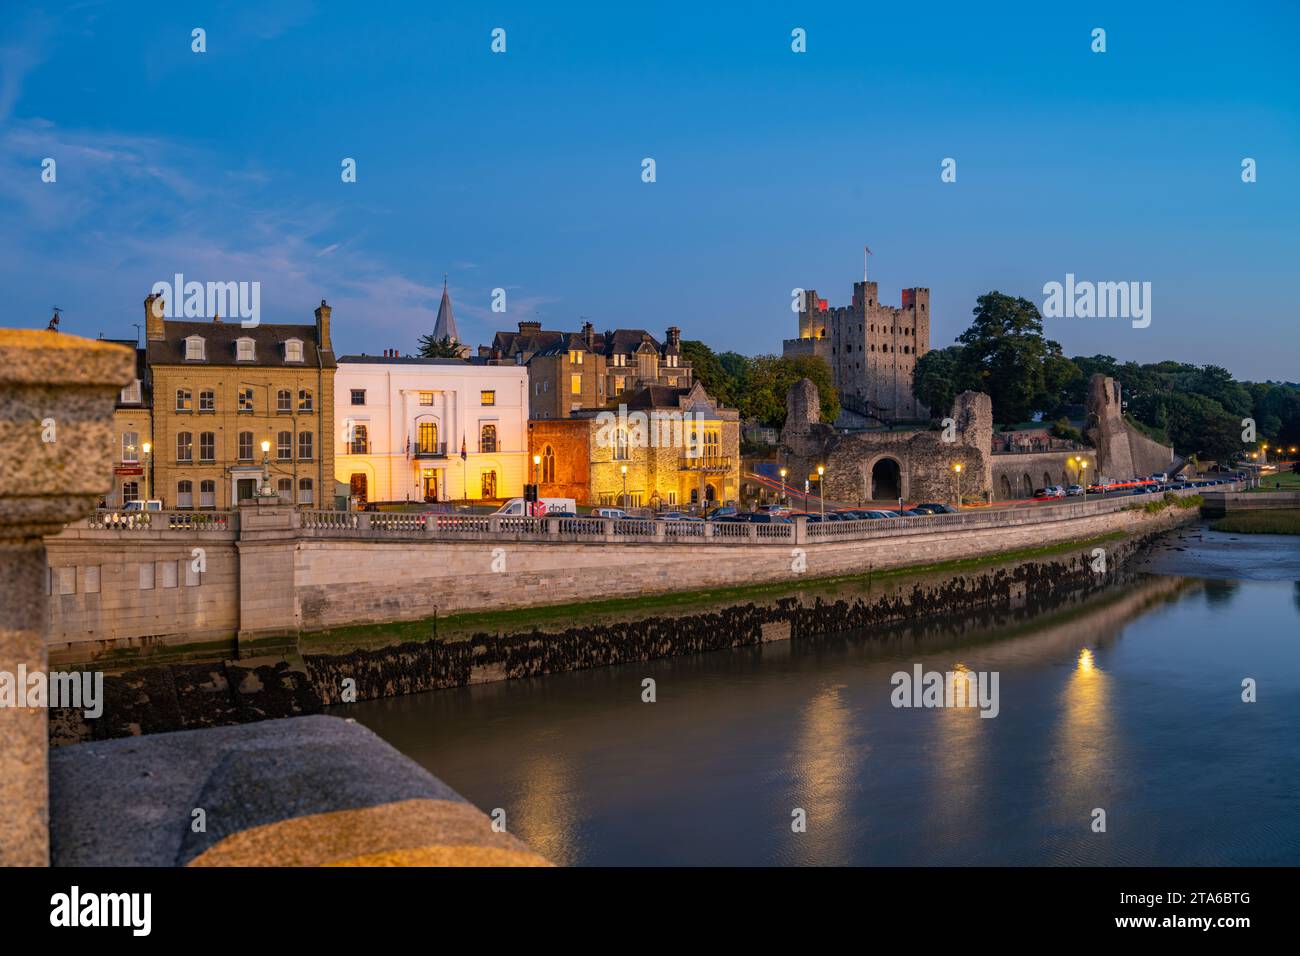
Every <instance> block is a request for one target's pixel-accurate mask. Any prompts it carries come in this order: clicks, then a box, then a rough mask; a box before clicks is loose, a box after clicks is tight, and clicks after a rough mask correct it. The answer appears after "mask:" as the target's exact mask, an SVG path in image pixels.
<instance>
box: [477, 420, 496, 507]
mask: <svg viewBox="0 0 1300 956" xmlns="http://www.w3.org/2000/svg"><path fill="white" fill-rule="evenodd" d="M478 450H479V451H481V452H495V451H496V450H497V427H496V426H495V425H484V426H483V427H482V428H481V429H480V430H479V436H478ZM494 487H495V486H494ZM483 497H485V498H495V497H496V495H495V494H492V495H484V496H483Z"/></svg>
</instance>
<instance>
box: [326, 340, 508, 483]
mask: <svg viewBox="0 0 1300 956" xmlns="http://www.w3.org/2000/svg"><path fill="white" fill-rule="evenodd" d="M334 418H335V422H334V424H335V428H336V429H337V434H336V437H335V448H336V454H335V456H334V461H335V469H334V473H335V477H336V478H337V479H338V480H339V481H340V482H343V483H344V484H347V485H348V486H349V487H350V494H352V495H354V496H356V497H357V498H359V499H362V500H365V501H459V500H462V499H466V498H468V499H469V500H471V501H475V500H489V501H490V500H498V501H499V500H502V499H505V498H512V497H516V496H519V495H522V494H523V493H524V491H523V486H524V482H525V481H526V480H527V475H528V464H527V458H528V369H527V367H526V366H516V365H478V364H472V363H470V362H463V361H460V360H459V359H426V358H408V357H400V358H399V357H397V356H396V355H384V356H374V355H344V356H342V357H341V358H340V359H339V360H338V372H337V373H336V374H335V376H334ZM462 450H463V451H464V457H462Z"/></svg>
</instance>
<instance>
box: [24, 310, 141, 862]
mask: <svg viewBox="0 0 1300 956" xmlns="http://www.w3.org/2000/svg"><path fill="white" fill-rule="evenodd" d="M134 378H135V356H134V355H133V354H132V352H131V351H130V350H129V349H125V348H123V347H122V346H120V345H110V344H108V343H106V342H95V341H91V340H89V339H81V338H77V337H75V336H71V335H61V334H59V333H58V332H37V331H29V330H18V329H0V672H7V674H6V676H7V678H8V679H9V680H16V679H17V677H18V671H19V668H20V667H21V668H23V669H25V670H26V672H27V673H29V674H30V673H32V672H41V673H44V672H45V671H46V649H45V640H46V638H45V629H46V624H47V621H48V609H47V598H46V595H45V584H46V579H47V576H48V574H49V572H48V570H47V568H46V564H45V544H44V542H43V537H44V536H45V535H50V534H57V533H58V532H59V531H60V530H62V528H63V526H64V525H65V524H66V523H68V522H69V521H75V520H76V519H78V518H81V517H84V516H85V515H87V514H89V513H90V512H91V511H93V510H94V507H95V504H96V503H97V502H98V500H99V497H100V496H101V495H103V494H105V493H106V492H107V491H108V490H109V489H110V488H111V487H112V484H113V453H114V450H115V449H114V446H115V444H116V442H115V439H114V435H113V404H114V400H115V398H116V396H117V393H118V391H119V390H121V389H122V388H123V387H124V386H125V385H127V384H128V383H129V382H130V381H131V380H132V379H134ZM47 718H48V712H47V710H46V709H45V708H44V707H0V866H46V865H48V864H49V859H50V833H49V805H50V802H49V732H48V730H47Z"/></svg>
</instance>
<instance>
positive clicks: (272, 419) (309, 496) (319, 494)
mask: <svg viewBox="0 0 1300 956" xmlns="http://www.w3.org/2000/svg"><path fill="white" fill-rule="evenodd" d="M154 298H155V297H154V296H153V295H150V296H149V297H148V298H147V299H145V329H146V355H147V362H148V370H149V379H150V382H149V384H150V386H151V391H152V397H153V402H152V404H153V416H152V429H153V448H152V454H151V455H150V462H149V464H150V466H151V471H152V480H150V482H149V484H150V486H151V490H152V496H153V497H154V498H158V499H160V500H161V501H162V502H163V505H164V507H165V508H168V509H173V508H175V509H196V510H197V509H210V510H225V509H230V508H234V507H236V506H237V505H238V502H239V501H241V500H243V499H245V498H251V497H253V496H254V495H256V494H257V492H258V489H259V488H260V487H261V485H262V481H263V468H264V464H263V462H264V460H265V461H266V465H265V468H266V470H267V471H268V472H269V483H270V486H271V488H272V489H273V490H274V491H275V492H276V493H277V494H278V495H279V497H280V498H281V499H282V500H284V501H291V502H294V503H296V504H297V505H299V506H301V507H304V508H333V507H334V505H335V487H334V427H333V421H334V371H335V360H334V350H333V346H332V345H331V342H330V307H329V306H328V305H326V304H325V302H324V301H323V300H322V301H321V304H320V308H318V309H317V310H316V324H315V325H314V326H313V325H270V324H265V323H262V324H259V325H257V326H255V327H252V328H244V327H242V326H241V325H240V323H239V322H238V320H234V321H229V322H226V321H222V320H221V319H213V320H212V321H173V320H170V319H164V318H163V317H162V316H161V315H159V314H155V313H156V312H158V311H159V310H157V309H155V308H154V307H153V303H154ZM264 448H265V449H266V450H265V451H264V450H263V449H264Z"/></svg>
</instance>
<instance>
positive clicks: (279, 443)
mask: <svg viewBox="0 0 1300 956" xmlns="http://www.w3.org/2000/svg"><path fill="white" fill-rule="evenodd" d="M291 458H293V432H277V433H276V436H275V460H276V461H288V460H289V459H291Z"/></svg>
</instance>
